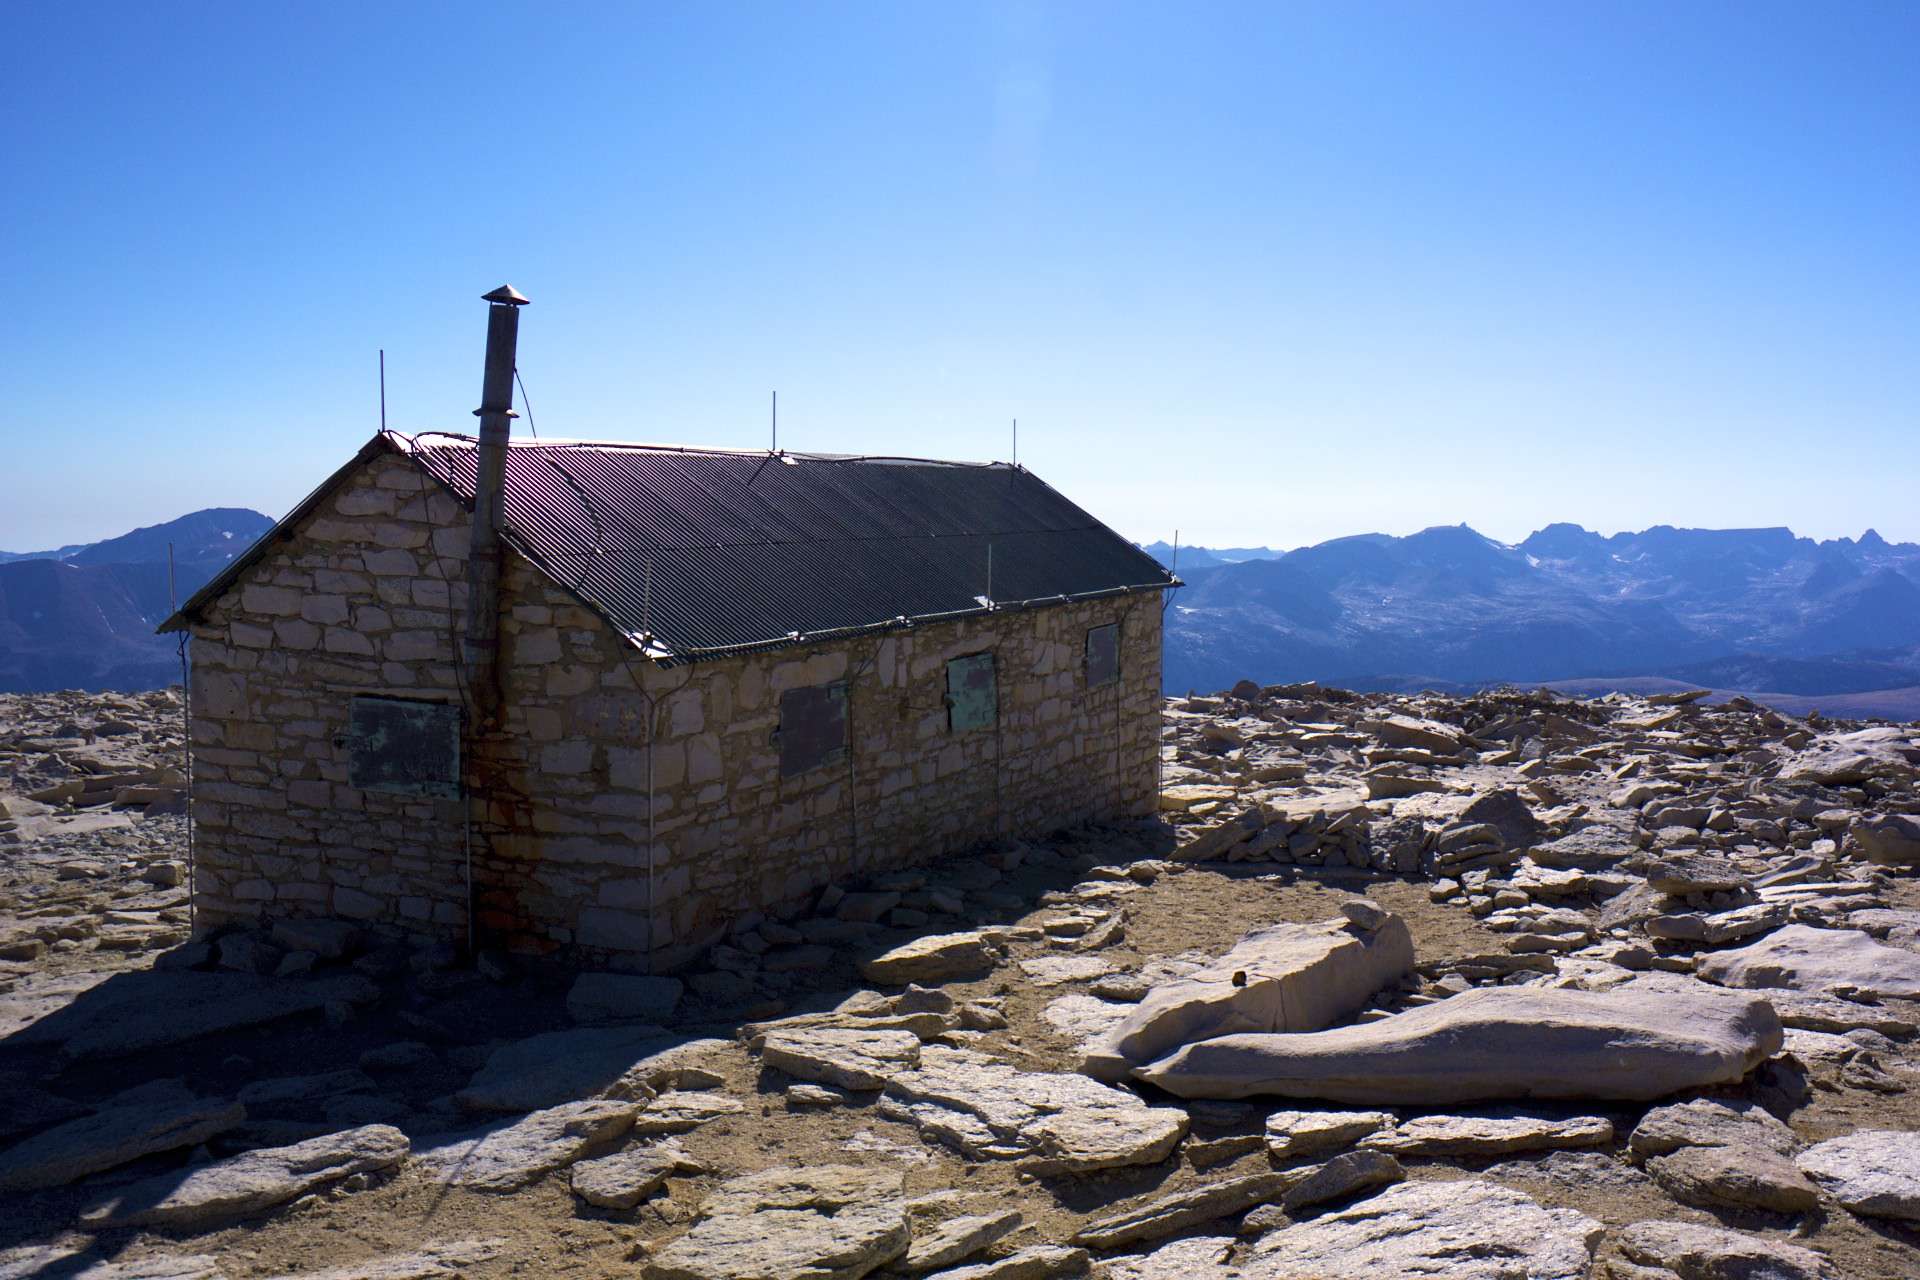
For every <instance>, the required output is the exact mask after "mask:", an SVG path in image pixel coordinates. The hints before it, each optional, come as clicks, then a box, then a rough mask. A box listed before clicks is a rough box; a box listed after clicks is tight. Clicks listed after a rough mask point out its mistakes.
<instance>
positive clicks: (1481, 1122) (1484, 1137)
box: [1360, 1111, 1613, 1156]
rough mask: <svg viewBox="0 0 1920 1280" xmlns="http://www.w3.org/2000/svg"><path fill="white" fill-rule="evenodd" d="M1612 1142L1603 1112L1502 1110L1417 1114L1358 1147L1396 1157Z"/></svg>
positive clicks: (1564, 1147)
mask: <svg viewBox="0 0 1920 1280" xmlns="http://www.w3.org/2000/svg"><path fill="white" fill-rule="evenodd" d="M1612 1141H1613V1121H1611V1120H1608V1119H1606V1118H1605V1117H1603V1116H1578V1117H1575V1118H1574V1119H1571V1120H1542V1119H1539V1118H1538V1117H1535V1116H1527V1115H1520V1114H1518V1113H1515V1112H1510V1111H1509V1112H1503V1113H1499V1114H1496V1115H1484V1116H1418V1117H1416V1118H1414V1119H1412V1120H1406V1121H1402V1122H1401V1124H1400V1125H1399V1127H1397V1128H1394V1129H1387V1130H1383V1131H1381V1132H1379V1133H1374V1134H1370V1135H1368V1136H1367V1137H1365V1138H1362V1139H1361V1140H1360V1145H1361V1147H1363V1148H1365V1149H1367V1150H1372V1151H1388V1152H1392V1153H1393V1154H1394V1155H1401V1156H1503V1155H1507V1154H1509V1153H1511V1152H1514V1151H1561V1150H1569V1149H1572V1148H1576V1147H1598V1146H1604V1145H1605V1144H1607V1143H1609V1142H1612Z"/></svg>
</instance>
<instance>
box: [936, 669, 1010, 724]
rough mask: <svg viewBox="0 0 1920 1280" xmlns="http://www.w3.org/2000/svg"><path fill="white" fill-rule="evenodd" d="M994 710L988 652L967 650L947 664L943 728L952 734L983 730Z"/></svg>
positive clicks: (995, 708) (995, 706)
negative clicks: (966, 653) (960, 656)
mask: <svg viewBox="0 0 1920 1280" xmlns="http://www.w3.org/2000/svg"><path fill="white" fill-rule="evenodd" d="M998 711H999V704H998V699H997V698H996V697H995V689H994V683H993V655H992V654H991V653H970V654H968V655H967V656H966V657H964V658H955V659H953V660H952V661H951V662H949V663H947V728H949V729H951V730H952V731H953V732H955V733H965V732H966V731H967V730H969V729H985V728H987V727H988V726H989V725H991V724H992V723H993V720H994V716H995V715H996V714H997V713H998Z"/></svg>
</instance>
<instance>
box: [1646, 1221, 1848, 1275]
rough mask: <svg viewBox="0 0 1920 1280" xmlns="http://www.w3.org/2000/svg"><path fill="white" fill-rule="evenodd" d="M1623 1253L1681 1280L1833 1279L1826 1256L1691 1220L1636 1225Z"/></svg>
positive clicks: (1796, 1246) (1797, 1246)
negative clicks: (1661, 1268)
mask: <svg viewBox="0 0 1920 1280" xmlns="http://www.w3.org/2000/svg"><path fill="white" fill-rule="evenodd" d="M1620 1254H1621V1256H1622V1257H1624V1258H1626V1259H1627V1260H1628V1261H1630V1262H1634V1263H1638V1264H1639V1265H1640V1266H1643V1267H1664V1268H1665V1269H1666V1270H1667V1271H1669V1272H1671V1273H1673V1275H1674V1276H1675V1277H1677V1280H1831V1277H1832V1275H1833V1269H1832V1267H1831V1266H1829V1265H1828V1263H1827V1260H1826V1258H1824V1257H1822V1256H1821V1255H1820V1254H1817V1253H1815V1252H1814V1251H1813V1250H1811V1249H1802V1248H1801V1247H1800V1246H1799V1245H1793V1244H1782V1243H1779V1242H1776V1241H1773V1240H1762V1239H1761V1238H1760V1237H1759V1236H1750V1235H1746V1234H1744V1233H1743V1232H1739V1231H1725V1230H1722V1229H1721V1228H1719V1227H1703V1226H1700V1225H1698V1224H1697V1223H1692V1222H1636V1223H1634V1224H1633V1225H1631V1226H1629V1227H1628V1228H1626V1230H1624V1231H1622V1232H1621V1233H1620Z"/></svg>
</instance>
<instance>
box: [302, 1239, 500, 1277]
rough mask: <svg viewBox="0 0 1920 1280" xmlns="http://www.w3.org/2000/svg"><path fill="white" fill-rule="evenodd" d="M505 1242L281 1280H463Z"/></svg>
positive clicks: (386, 1258) (436, 1248) (470, 1243)
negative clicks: (474, 1267)
mask: <svg viewBox="0 0 1920 1280" xmlns="http://www.w3.org/2000/svg"><path fill="white" fill-rule="evenodd" d="M505 1247H506V1241H504V1240H447V1241H440V1242H435V1243H433V1244H429V1245H425V1246H422V1247H421V1248H419V1249H412V1250H409V1251H407V1252H406V1253H389V1254H384V1255H382V1256H380V1257H378V1258H368V1259H367V1260H366V1261H365V1262H348V1263H344V1264H342V1265H340V1266H335V1267H327V1268H326V1269H324V1270H321V1271H302V1272H301V1273H300V1274H299V1275H293V1276H281V1277H279V1280H461V1278H462V1277H465V1276H469V1275H471V1274H472V1271H471V1270H470V1268H471V1267H473V1266H474V1264H476V1263H481V1262H487V1261H490V1260H491V1259H494V1258H497V1257H499V1256H500V1253H501V1251H502V1250H503V1249H504V1248H505Z"/></svg>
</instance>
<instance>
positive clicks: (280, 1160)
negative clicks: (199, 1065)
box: [80, 1124, 409, 1228]
mask: <svg viewBox="0 0 1920 1280" xmlns="http://www.w3.org/2000/svg"><path fill="white" fill-rule="evenodd" d="M408 1150H409V1144H408V1142H407V1135H406V1134H404V1133H402V1132H400V1131H399V1130H398V1129H395V1128H393V1127H392V1126H391V1125H384V1124H370V1125H365V1126H362V1127H361V1128H358V1129H347V1130H344V1131H342V1132H340V1133H330V1134H327V1135H326V1136H324V1137H320V1138H310V1139H308V1140H307V1141H305V1142H296V1143H294V1144H293V1145H292V1146H290V1147H267V1148H264V1149H261V1150H257V1151H248V1152H244V1153H242V1154H240V1155H237V1156H234V1157H232V1158H231V1159H228V1160H221V1161H218V1162H217V1163H214V1164H209V1165H200V1166H198V1167H194V1168H188V1169H182V1170H178V1171H176V1172H173V1173H166V1174H162V1175H160V1176H159V1177H155V1178H148V1179H146V1180H144V1181H141V1182H136V1183H134V1184H133V1185H132V1186H131V1187H128V1188H126V1189H125V1190H123V1191H118V1192H115V1193H114V1194H113V1195H111V1196H109V1197H107V1198H106V1199H104V1200H100V1201H97V1202H95V1203H94V1204H92V1205H89V1206H88V1207H87V1208H86V1209H84V1210H82V1211H81V1214H80V1220H81V1221H82V1222H83V1223H85V1224H86V1225H88V1226H90V1227H96V1228H98V1227H126V1226H168V1227H199V1226H202V1225H204V1224H206V1223H210V1222H215V1221H218V1220H220V1219H222V1218H232V1217H238V1216H240V1215H242V1214H248V1213H258V1212H259V1211H260V1210H262V1209H270V1208H272V1207H273V1206H274V1205H277V1204H285V1203H286V1202H287V1201H289V1200H292V1199H294V1198H295V1197H297V1196H303V1195H305V1194H306V1193H307V1192H309V1191H312V1190H313V1189H314V1188H316V1187H322V1186H325V1185H326V1184H328V1183H330V1182H337V1181H339V1180H340V1179H341V1178H345V1177H347V1176H349V1175H351V1174H355V1173H367V1172H371V1171H373V1170H376V1169H390V1168H392V1167H393V1166H394V1165H397V1164H399V1163H400V1162H401V1161H403V1160H405V1159H406V1158H407V1152H408Z"/></svg>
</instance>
